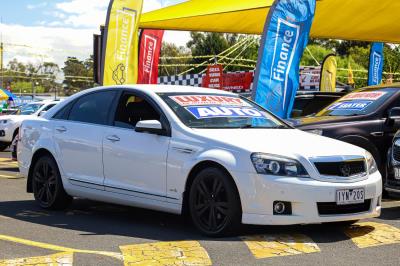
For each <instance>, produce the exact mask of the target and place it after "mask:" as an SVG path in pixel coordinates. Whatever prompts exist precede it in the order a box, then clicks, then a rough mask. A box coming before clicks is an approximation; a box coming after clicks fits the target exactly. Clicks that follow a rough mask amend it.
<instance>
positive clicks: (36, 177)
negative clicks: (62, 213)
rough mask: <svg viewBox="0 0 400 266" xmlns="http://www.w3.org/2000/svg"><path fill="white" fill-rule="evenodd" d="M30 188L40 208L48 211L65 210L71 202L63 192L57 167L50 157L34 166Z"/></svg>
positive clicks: (43, 158) (70, 198)
mask: <svg viewBox="0 0 400 266" xmlns="http://www.w3.org/2000/svg"><path fill="white" fill-rule="evenodd" d="M32 182H33V183H32V188H33V194H34V197H35V200H36V202H37V203H38V204H39V205H40V207H42V208H44V209H50V210H61V209H65V208H66V207H67V206H68V205H69V204H70V203H71V200H72V197H70V196H69V195H68V194H67V193H66V192H65V190H64V187H63V184H62V181H61V175H60V172H59V170H58V166H57V164H56V162H55V161H54V159H53V158H51V157H50V156H43V157H41V158H40V159H39V160H38V161H37V162H36V163H35V165H34V168H33V172H32Z"/></svg>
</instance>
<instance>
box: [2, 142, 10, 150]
mask: <svg viewBox="0 0 400 266" xmlns="http://www.w3.org/2000/svg"><path fill="white" fill-rule="evenodd" d="M9 146H10V144H9V143H4V142H0V152H2V151H5V150H6V149H7V148H8V147H9Z"/></svg>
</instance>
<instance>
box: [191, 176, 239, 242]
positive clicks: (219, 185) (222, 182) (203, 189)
mask: <svg viewBox="0 0 400 266" xmlns="http://www.w3.org/2000/svg"><path fill="white" fill-rule="evenodd" d="M189 209H190V215H191V218H192V221H193V223H194V225H195V226H196V227H197V228H198V229H199V230H200V231H201V232H202V233H203V234H205V235H207V236H213V237H218V236H224V235H227V234H229V233H232V232H233V230H234V229H235V228H237V226H238V225H240V221H241V205H240V199H239V195H238V192H237V189H236V186H235V184H234V182H233V181H232V179H231V178H230V177H229V176H228V175H227V173H225V172H224V171H222V170H220V169H218V168H207V169H204V170H202V171H201V172H200V173H199V174H198V175H197V176H196V177H195V179H194V181H193V183H192V186H191V188H190V194H189Z"/></svg>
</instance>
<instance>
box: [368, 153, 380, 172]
mask: <svg viewBox="0 0 400 266" xmlns="http://www.w3.org/2000/svg"><path fill="white" fill-rule="evenodd" d="M367 166H368V174H370V175H371V174H373V173H375V172H377V171H378V166H377V165H376V162H375V159H374V156H372V154H371V153H369V152H367Z"/></svg>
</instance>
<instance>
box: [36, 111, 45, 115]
mask: <svg viewBox="0 0 400 266" xmlns="http://www.w3.org/2000/svg"><path fill="white" fill-rule="evenodd" d="M45 113H47V112H46V111H41V112H40V113H39V115H38V116H43V115H44V114H45Z"/></svg>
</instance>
